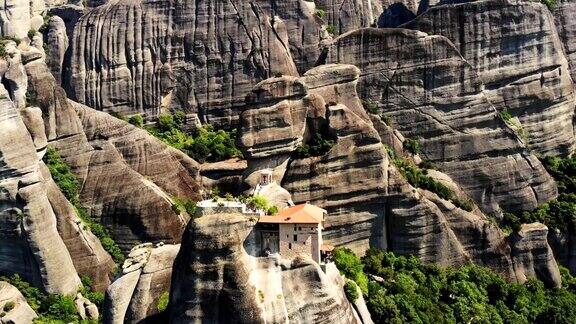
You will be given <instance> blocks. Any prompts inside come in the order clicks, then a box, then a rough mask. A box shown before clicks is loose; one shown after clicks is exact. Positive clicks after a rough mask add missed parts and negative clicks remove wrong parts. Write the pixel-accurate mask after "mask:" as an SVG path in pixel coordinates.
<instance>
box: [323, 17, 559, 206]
mask: <svg viewBox="0 0 576 324" xmlns="http://www.w3.org/2000/svg"><path fill="white" fill-rule="evenodd" d="M382 53H386V55H382ZM327 61H328V62H330V63H346V64H354V65H356V66H357V67H358V68H360V70H361V71H362V73H361V75H360V78H359V81H358V95H359V97H361V98H363V99H364V100H365V101H366V102H369V103H371V104H372V105H374V106H375V107H376V108H377V109H378V110H379V111H380V113H382V114H384V115H386V116H388V117H390V118H391V120H392V123H393V125H394V127H395V128H396V129H397V130H398V131H400V132H401V133H402V134H403V135H404V136H405V137H408V138H417V139H419V140H420V142H421V143H422V155H423V156H424V157H425V158H426V159H428V160H430V161H432V162H434V163H437V164H438V166H439V167H440V169H441V170H442V171H444V172H445V173H447V174H448V175H450V177H451V178H452V179H454V181H456V183H458V184H459V185H460V186H462V187H463V188H464V189H465V191H466V192H467V193H468V194H469V195H470V196H472V198H474V200H475V201H476V202H477V203H479V205H480V206H481V208H482V209H483V210H484V211H486V212H497V211H498V210H499V209H504V210H529V209H533V208H535V207H536V206H537V205H539V204H541V203H543V202H546V201H548V200H550V199H553V198H554V197H555V196H556V195H557V190H556V185H555V183H554V181H553V180H552V178H551V177H550V176H549V175H548V174H547V173H546V171H545V170H544V168H543V166H542V165H541V164H540V162H539V161H538V160H537V159H536V157H535V156H533V155H531V154H530V153H529V151H528V150H527V149H526V148H525V145H524V143H523V142H522V138H521V137H520V136H518V134H517V133H515V131H514V130H513V129H512V128H511V127H509V126H508V125H507V124H506V123H505V122H504V121H503V120H501V118H500V117H499V115H498V112H497V110H496V109H495V107H494V106H493V105H492V104H491V102H490V101H489V99H488V97H487V96H486V94H485V92H484V85H483V83H482V80H481V78H480V77H479V76H478V75H477V74H476V73H475V72H474V70H473V69H472V68H471V66H470V65H469V64H468V63H467V62H466V61H465V60H464V59H463V58H462V57H461V56H460V54H459V53H458V51H457V49H456V48H455V47H454V46H453V44H452V43H451V42H450V41H449V40H448V39H446V38H444V37H442V36H429V35H426V34H424V33H421V32H418V31H412V30H406V29H373V28H370V29H361V30H357V31H353V32H350V33H348V34H345V35H342V36H341V37H339V38H337V39H336V40H335V41H334V44H333V45H332V46H331V47H330V48H329V51H328V56H327Z"/></svg>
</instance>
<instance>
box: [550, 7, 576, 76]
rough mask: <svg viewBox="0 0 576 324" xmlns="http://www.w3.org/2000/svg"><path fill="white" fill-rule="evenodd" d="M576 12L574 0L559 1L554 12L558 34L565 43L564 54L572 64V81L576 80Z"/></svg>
mask: <svg viewBox="0 0 576 324" xmlns="http://www.w3.org/2000/svg"><path fill="white" fill-rule="evenodd" d="M574 12H576V1H573V0H561V1H558V2H557V3H556V5H555V8H554V11H553V12H552V14H553V15H554V21H555V22H556V28H557V30H558V36H559V37H560V40H561V41H562V44H563V45H564V54H565V55H566V58H567V59H568V63H569V65H570V75H571V76H572V81H574V80H576V22H575V21H574V19H573V15H574Z"/></svg>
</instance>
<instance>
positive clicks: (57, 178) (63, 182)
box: [44, 147, 125, 264]
mask: <svg viewBox="0 0 576 324" xmlns="http://www.w3.org/2000/svg"><path fill="white" fill-rule="evenodd" d="M44 163H46V166H47V167H48V170H50V174H51V175H52V179H54V182H56V184H57V185H58V187H59V188H60V191H62V193H63V194H64V196H65V197H66V199H68V201H70V203H71V204H72V205H73V206H74V208H75V210H76V214H77V215H78V217H79V218H80V219H81V220H82V222H83V223H84V225H85V226H87V227H88V228H89V229H90V231H91V232H92V233H93V234H94V235H95V236H96V237H97V238H98V239H99V240H100V243H101V244H102V247H103V248H104V250H106V252H108V253H109V254H110V256H112V259H114V262H116V264H122V262H124V258H125V257H124V253H123V252H122V250H121V249H120V247H119V246H118V244H116V242H115V241H114V240H113V239H112V237H111V236H110V233H109V232H108V230H107V229H106V228H105V227H104V226H103V225H102V224H100V223H97V222H96V221H95V220H93V219H92V218H91V217H90V215H88V211H87V210H86V208H84V207H83V206H82V204H81V203H80V198H79V195H80V184H79V183H78V180H77V179H76V177H75V176H74V174H73V173H72V170H71V169H70V166H69V165H68V164H66V162H65V161H64V160H63V159H62V158H61V157H60V155H59V154H58V151H57V150H56V149H55V148H52V147H48V149H47V151H46V154H45V155H44Z"/></svg>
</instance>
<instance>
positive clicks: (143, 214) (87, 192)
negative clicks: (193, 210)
mask: <svg viewBox="0 0 576 324" xmlns="http://www.w3.org/2000/svg"><path fill="white" fill-rule="evenodd" d="M26 70H27V72H28V75H29V80H30V85H31V90H32V91H35V92H36V101H37V104H38V106H39V107H40V109H41V110H42V112H43V114H44V125H45V128H46V134H47V137H48V140H49V141H51V145H53V146H55V147H56V148H57V149H58V152H59V153H60V155H61V156H62V157H63V158H64V159H65V160H66V162H67V163H68V164H69V165H70V166H71V168H72V170H73V172H74V173H75V175H76V176H77V178H78V179H79V181H80V183H81V184H82V186H81V187H82V191H81V193H80V199H81V202H82V204H83V205H84V206H85V207H86V208H87V209H88V210H89V212H90V214H91V216H92V217H93V218H96V219H98V220H100V221H101V223H103V224H104V225H105V226H106V227H108V228H109V230H110V232H111V233H112V236H113V237H114V238H115V239H116V241H117V243H118V244H119V245H120V246H121V247H122V248H124V249H125V250H129V249H130V248H131V247H132V246H134V245H136V244H138V243H141V242H143V241H153V242H160V241H164V242H169V243H175V242H179V241H180V238H181V235H182V231H183V229H184V226H185V224H186V222H187V220H188V215H187V214H185V213H183V214H177V213H176V212H175V211H174V210H172V204H173V197H179V198H181V199H185V200H186V199H198V197H197V195H198V188H199V185H198V182H197V180H196V179H197V178H198V177H199V176H198V170H199V167H198V165H197V163H196V162H195V161H193V160H192V159H190V158H189V157H187V156H186V155H185V154H183V153H182V152H180V151H177V150H175V149H172V148H169V147H167V146H166V145H165V144H163V143H162V142H161V141H159V140H157V139H155V138H154V137H153V136H151V135H149V134H148V133H147V132H146V131H144V130H142V129H139V128H136V127H134V126H132V125H129V124H128V123H126V122H123V121H121V120H118V119H116V118H114V117H112V116H110V115H108V114H106V113H102V112H98V111H95V110H92V109H90V108H87V107H85V106H83V105H80V104H77V103H73V102H71V101H69V100H68V99H67V98H66V95H65V93H64V90H63V89H62V88H60V87H59V86H58V84H57V83H56V82H55V80H54V77H53V76H52V75H51V74H50V71H49V69H48V68H47V67H46V65H45V64H43V63H42V62H41V61H34V62H31V63H28V64H26Z"/></svg>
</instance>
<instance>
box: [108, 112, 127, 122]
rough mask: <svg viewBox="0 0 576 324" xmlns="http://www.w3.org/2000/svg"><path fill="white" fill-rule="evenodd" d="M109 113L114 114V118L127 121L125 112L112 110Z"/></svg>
mask: <svg viewBox="0 0 576 324" xmlns="http://www.w3.org/2000/svg"><path fill="white" fill-rule="evenodd" d="M109 114H110V116H112V117H114V118H117V119H120V120H123V121H127V119H126V116H124V114H123V113H121V112H119V111H111V112H110V113H109Z"/></svg>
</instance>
